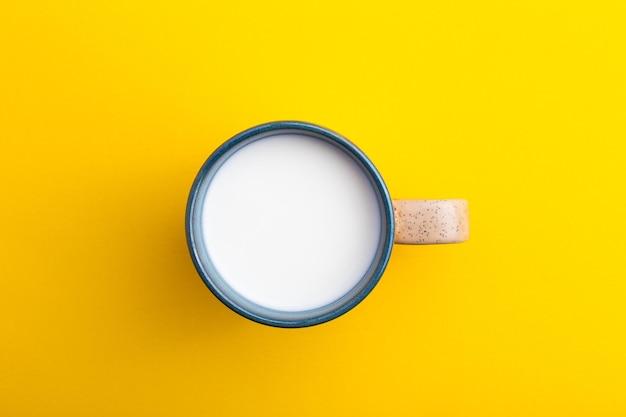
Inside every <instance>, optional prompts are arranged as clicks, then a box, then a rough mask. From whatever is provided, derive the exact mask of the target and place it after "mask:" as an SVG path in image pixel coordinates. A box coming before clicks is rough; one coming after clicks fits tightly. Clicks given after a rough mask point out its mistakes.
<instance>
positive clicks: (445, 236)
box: [186, 121, 469, 327]
mask: <svg viewBox="0 0 626 417" xmlns="http://www.w3.org/2000/svg"><path fill="white" fill-rule="evenodd" d="M186 232H187V242H188V246H189V250H190V253H191V257H192V259H193V262H194V264H195V266H196V269H197V270H198V273H199V275H200V277H201V278H202V280H203V281H204V282H205V284H206V285H207V286H208V287H209V289H210V290H211V291H212V292H213V294H215V296H216V297H217V298H218V299H219V300H220V301H222V302H223V303H224V304H225V305H226V306H228V307H229V308H231V309H232V310H233V311H235V312H237V313H239V314H240V315H242V316H244V317H246V318H248V319H251V320H254V321H256V322H259V323H262V324H266V325H270V326H276V327H306V326H312V325H317V324H320V323H324V322H326V321H329V320H332V319H334V318H337V317H339V316H340V315H342V314H344V313H346V312H347V311H349V310H351V309H352V308H353V307H355V306H356V305H357V304H358V303H360V302H361V301H362V300H363V299H364V298H365V297H366V296H367V295H368V294H369V293H370V292H371V291H372V289H373V288H374V287H375V286H376V284H377V283H378V281H379V280H380V278H381V276H382V275H383V272H384V270H385V267H386V266H387V262H388V261H389V257H390V255H391V250H392V248H393V245H394V242H395V243H404V244H436V243H456V242H462V241H465V240H467V238H468V234H469V224H468V214H467V202H466V201H465V200H392V199H391V197H390V195H389V191H388V190H387V187H386V186H385V183H384V181H383V178H382V177H381V175H380V173H379V172H378V170H377V169H376V167H375V166H374V164H372V162H371V161H370V160H369V159H368V157H367V156H366V155H365V154H364V153H363V152H362V151H361V150H359V149H358V148H357V147H356V146H355V145H354V144H353V143H351V142H350V141H349V140H348V139H346V138H344V137H343V136H341V135H339V134H338V133H335V132H333V131H331V130H329V129H326V128H324V127H321V126H317V125H314V124H310V123H305V122H298V121H279V122H272V123H267V124H263V125H260V126H256V127H253V128H251V129H248V130H246V131H244V132H242V133H239V134H238V135H236V136H234V137H233V138H231V139H229V140H228V141H226V142H225V143H224V144H223V145H221V146H220V147H219V148H218V149H217V150H215V151H214V152H213V154H212V155H211V156H210V157H209V158H208V160H207V161H206V162H205V163H204V165H203V166H202V168H201V169H200V171H199V173H198V175H197V177H196V179H195V181H194V183H193V186H192V188H191V192H190V195H189V200H188V203H187V216H186Z"/></svg>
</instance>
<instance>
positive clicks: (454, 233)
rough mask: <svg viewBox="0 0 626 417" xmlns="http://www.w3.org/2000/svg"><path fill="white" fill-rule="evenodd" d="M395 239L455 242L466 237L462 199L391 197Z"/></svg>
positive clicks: (466, 218) (466, 219) (420, 242)
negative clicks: (392, 198) (399, 198)
mask: <svg viewBox="0 0 626 417" xmlns="http://www.w3.org/2000/svg"><path fill="white" fill-rule="evenodd" d="M393 211H394V217H395V222H396V235H395V243H405V244H409V245H428V244H435V243H459V242H464V241H466V240H467V239H468V238H469V215H468V208H467V201H466V200H394V201H393Z"/></svg>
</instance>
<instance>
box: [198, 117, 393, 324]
mask: <svg viewBox="0 0 626 417" xmlns="http://www.w3.org/2000/svg"><path fill="white" fill-rule="evenodd" d="M285 134H296V135H303V136H307V137H310V138H314V139H317V140H321V141H323V142H325V143H328V144H330V145H332V146H333V147H335V148H336V149H339V150H340V151H342V152H343V153H344V154H346V155H348V156H349V157H350V158H351V159H352V160H353V161H354V162H355V163H356V164H357V165H358V167H359V168H360V169H361V170H362V171H363V173H364V174H365V177H366V178H367V179H368V181H369V183H370V184H371V186H372V190H373V191H374V194H375V196H376V200H377V203H378V206H379V211H380V213H381V216H382V218H381V219H380V220H381V221H380V227H381V230H380V234H379V236H380V239H379V242H378V245H377V249H376V252H375V256H374V257H373V259H372V261H371V264H370V266H369V268H368V269H367V272H366V273H365V274H364V275H363V277H362V278H361V279H360V280H359V281H358V283H357V284H356V285H355V286H354V287H352V289H351V290H350V291H348V292H347V293H345V294H344V295H343V296H341V297H340V298H338V299H336V300H334V301H332V302H330V303H328V304H326V305H324V306H321V307H318V308H313V309H309V310H303V311H284V310H280V309H272V308H268V307H266V306H262V305H259V304H257V303H255V302H253V301H251V300H249V299H248V298H246V297H244V296H242V295H241V294H240V293H239V292H237V291H235V290H234V289H233V288H232V287H231V286H230V285H229V284H228V283H227V281H226V280H225V279H224V278H223V277H222V276H221V275H220V273H219V272H218V270H217V268H216V267H215V265H214V263H213V261H212V260H211V258H210V257H209V255H208V250H207V246H206V242H205V240H204V235H203V231H202V218H203V204H204V201H205V196H206V194H207V191H208V189H209V187H210V185H211V182H212V180H213V179H214V177H215V175H216V173H217V172H218V170H219V169H220V167H221V166H222V165H223V164H224V163H225V162H226V161H227V160H228V158H229V157H231V156H232V155H234V154H235V153H236V152H238V151H239V150H241V149H242V148H243V147H244V146H247V145H249V144H251V143H253V142H255V141H258V140H262V139H264V138H268V137H270V136H276V135H285ZM186 231H187V241H188V246H189V250H190V252H191V256H192V259H193V261H194V264H195V266H196V269H197V270H198V273H199V274H200V276H201V278H202V279H203V281H204V282H205V284H206V285H207V286H208V287H209V289H210V290H211V291H212V292H213V294H215V296H216V297H217V298H218V299H220V300H221V301H222V302H223V303H224V304H225V305H227V306H228V307H229V308H231V309H232V310H234V311H235V312H237V313H239V314H241V315H242V316H244V317H247V318H249V319H251V320H254V321H256V322H259V323H262V324H266V325H271V326H276V327H305V326H312V325H316V324H320V323H323V322H326V321H328V320H332V319H334V318H336V317H338V316H340V315H342V314H344V313H345V312H347V311H349V310H350V309H352V308H353V307H354V306H356V305H357V304H358V303H359V302H361V301H362V300H363V299H364V298H365V297H366V296H367V295H368V294H369V292H370V291H371V290H372V289H373V288H374V286H375V285H376V284H377V283H378V281H379V279H380V277H381V276H382V273H383V271H384V269H385V267H386V265H387V262H388V260H389V256H390V254H391V249H392V247H393V236H394V220H393V206H392V202H391V198H390V196H389V192H388V190H387V187H386V186H385V184H384V182H383V179H382V177H381V175H380V173H379V172H378V170H377V169H376V168H375V167H374V165H373V164H372V162H371V161H370V160H369V159H368V158H367V157H366V156H365V154H363V152H362V151H361V150H359V149H358V148H357V147H356V146H355V145H354V144H352V143H351V142H350V141H348V140H347V139H345V138H344V137H342V136H341V135H339V134H337V133H335V132H332V131H330V130H328V129H325V128H323V127H320V126H317V125H313V124H309V123H304V122H290V121H287V122H272V123H267V124H264V125H260V126H257V127H253V128H251V129H249V130H246V131H244V132H242V133H240V134H238V135H236V136H235V137H233V138H231V139H230V140H228V141H227V142H225V143H224V144H223V145H222V146H220V147H219V148H218V149H217V150H216V151H215V152H214V153H213V154H212V155H211V156H210V157H209V159H208V160H207V161H206V162H205V163H204V165H203V166H202V168H201V169H200V171H199V173H198V175H197V176H196V179H195V181H194V184H193V186H192V189H191V193H190V195H189V201H188V205H187V218H186ZM244 262H245V261H244Z"/></svg>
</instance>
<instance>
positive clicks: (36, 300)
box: [0, 0, 626, 417]
mask: <svg viewBox="0 0 626 417" xmlns="http://www.w3.org/2000/svg"><path fill="white" fill-rule="evenodd" d="M625 22H626V4H625V3H624V2H622V1H588V2H571V1H542V0H532V1H485V0H478V1H419V2H412V1H404V2H402V1H394V0H391V1H385V2H376V3H374V2H370V3H367V2H358V1H344V2H342V1H329V0H328V1H327V0H323V1H319V0H318V1H310V2H294V1H268V2H261V1H258V2H253V1H223V2H215V1H188V0H182V1H178V0H177V1H174V0H170V1H145V0H115V1H102V2H95V1H94V2H92V1H75V2H73V1H67V0H61V1H17V0H9V1H5V2H3V4H2V6H1V8H0V415H1V416H16V417H20V416H49V417H54V416H63V417H73V416H94V417H98V416H154V417H159V416H207V415H213V416H231V415H232V416H237V415H250V416H319V415H337V416H349V415H354V416H382V415H390V416H443V417H447V416H453V417H454V416H625V415H626V394H625V392H626V336H625V331H626V266H625V261H624V250H625V249H626V248H625V243H624V239H625V235H626V220H625V219H626V216H625V214H624V203H625V202H626V197H625V189H626V187H625V184H624V182H625V179H626V175H625V174H626V168H625V165H626V162H625V145H624V141H625V140H626V121H625V120H626V23H625ZM276 119H297V120H305V121H309V122H314V123H318V124H321V125H324V126H327V127H329V128H331V129H334V130H336V131H338V132H340V133H342V134H343V135H345V136H347V137H348V138H350V139H351V140H352V141H353V142H355V143H356V144H357V145H358V146H359V147H361V148H362V149H363V150H364V151H365V152H366V153H367V154H368V155H369V156H370V157H371V159H372V160H373V161H374V163H375V164H376V165H377V166H378V168H379V169H380V171H381V173H382V174H383V176H384V178H385V180H386V182H387V184H388V186H389V188H390V191H391V193H392V195H393V197H394V198H404V197H414V198H436V197H439V198H448V197H461V198H467V199H468V200H469V201H470V205H471V211H472V233H473V234H472V238H471V241H470V242H469V243H467V244H463V245H451V246H441V247H396V248H395V249H394V253H393V255H392V258H391V261H390V264H389V266H388V269H387V272H386V273H385V275H384V277H383V279H382V280H381V282H380V284H379V285H378V287H377V288H376V289H375V290H374V291H373V292H372V294H371V295H370V296H369V297H368V298H367V299H366V300H365V301H364V302H363V303H362V304H360V305H359V306H358V307H357V308H356V309H354V310H353V311H351V312H350V313H348V314H347V315H345V316H343V317H341V318H339V319H337V320H335V321H333V322H330V323H327V324H324V325H321V326H317V327H313V328H307V329H298V330H284V329H275V328H270V327H265V326H262V325H259V324H255V323H252V322H249V321H247V320H245V319H243V318H241V317H239V316H237V315H236V314H234V313H232V312H231V311H230V310H228V309H227V308H226V307H224V306H222V305H221V304H220V303H219V302H218V301H217V300H216V299H215V298H214V297H213V296H212V295H211V293H210V292H209V291H208V290H207V289H206V288H205V286H204V284H203V283H202V281H201V280H200V278H199V277H198V276H197V274H196V272H195V270H194V267H193V265H192V262H191V260H190V257H189V256H188V252H187V248H186V242H185V237H184V210H185V204H186V198H187V193H188V191H189V188H190V186H191V182H192V181H193V179H194V176H195V174H196V172H197V170H198V168H199V167H200V165H201V164H202V163H203V162H204V160H205V159H206V158H207V156H208V155H209V154H210V153H211V152H212V151H213V149H214V148H215V147H216V146H218V145H219V144H220V143H222V142H223V141H224V140H226V139H228V138H229V137H230V136H232V135H234V134H235V133H237V132H239V131H241V130H243V129H245V128H248V127H250V126H253V125H255V124H258V123H262V122H266V121H271V120H276Z"/></svg>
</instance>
